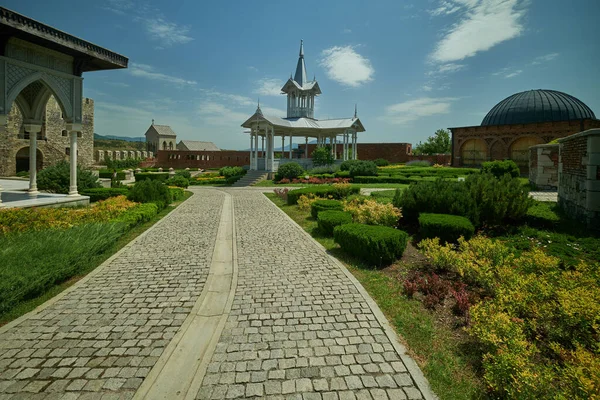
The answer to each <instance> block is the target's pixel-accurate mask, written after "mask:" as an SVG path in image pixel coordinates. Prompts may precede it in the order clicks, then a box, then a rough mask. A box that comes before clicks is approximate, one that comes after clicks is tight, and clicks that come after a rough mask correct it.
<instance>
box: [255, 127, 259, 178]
mask: <svg viewBox="0 0 600 400" xmlns="http://www.w3.org/2000/svg"><path fill="white" fill-rule="evenodd" d="M254 168H256V169H258V126H257V127H256V131H255V132H254Z"/></svg>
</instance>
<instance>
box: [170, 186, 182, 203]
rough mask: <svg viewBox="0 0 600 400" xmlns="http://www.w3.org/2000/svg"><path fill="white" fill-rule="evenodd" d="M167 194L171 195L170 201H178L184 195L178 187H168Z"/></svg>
mask: <svg viewBox="0 0 600 400" xmlns="http://www.w3.org/2000/svg"><path fill="white" fill-rule="evenodd" d="M169 193H170V194H171V201H179V200H181V199H183V197H184V195H185V191H184V190H183V188H180V187H170V188H169Z"/></svg>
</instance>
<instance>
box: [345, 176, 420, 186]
mask: <svg viewBox="0 0 600 400" xmlns="http://www.w3.org/2000/svg"><path fill="white" fill-rule="evenodd" d="M422 180H423V178H421V177H419V176H410V177H409V176H403V175H395V176H355V177H354V178H353V179H352V182H354V183H405V184H408V183H413V182H421V181H422Z"/></svg>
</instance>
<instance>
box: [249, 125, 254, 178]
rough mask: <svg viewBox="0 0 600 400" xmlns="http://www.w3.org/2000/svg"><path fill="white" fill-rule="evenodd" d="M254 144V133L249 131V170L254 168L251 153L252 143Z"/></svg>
mask: <svg viewBox="0 0 600 400" xmlns="http://www.w3.org/2000/svg"><path fill="white" fill-rule="evenodd" d="M253 144H254V134H253V133H252V130H251V131H250V170H251V171H252V170H254V166H253V164H254V155H253V153H252V145H253Z"/></svg>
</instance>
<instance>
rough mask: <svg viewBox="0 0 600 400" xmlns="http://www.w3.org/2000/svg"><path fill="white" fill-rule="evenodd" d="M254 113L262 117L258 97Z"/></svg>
mask: <svg viewBox="0 0 600 400" xmlns="http://www.w3.org/2000/svg"><path fill="white" fill-rule="evenodd" d="M256 113H257V114H260V115H262V110H261V109H260V97H259V98H258V104H257V106H256Z"/></svg>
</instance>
